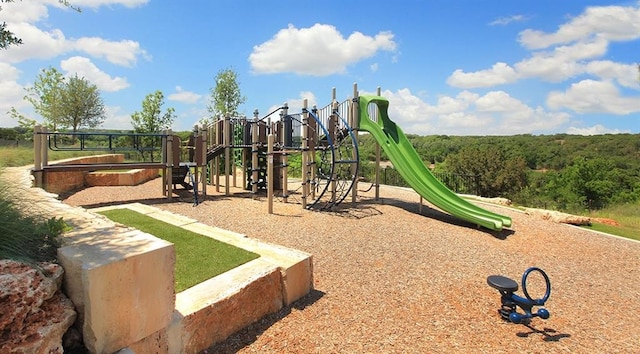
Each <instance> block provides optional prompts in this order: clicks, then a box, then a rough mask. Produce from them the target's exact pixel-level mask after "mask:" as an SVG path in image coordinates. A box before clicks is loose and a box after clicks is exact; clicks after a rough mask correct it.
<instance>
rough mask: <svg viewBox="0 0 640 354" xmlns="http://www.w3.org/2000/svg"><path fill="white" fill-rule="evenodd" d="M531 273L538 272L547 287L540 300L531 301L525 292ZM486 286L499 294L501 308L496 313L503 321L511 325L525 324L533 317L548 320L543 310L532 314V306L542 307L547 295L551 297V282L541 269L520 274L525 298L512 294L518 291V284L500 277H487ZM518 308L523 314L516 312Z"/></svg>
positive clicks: (530, 269) (546, 313)
mask: <svg viewBox="0 0 640 354" xmlns="http://www.w3.org/2000/svg"><path fill="white" fill-rule="evenodd" d="M531 272H539V273H540V274H541V275H542V277H543V278H544V281H545V284H546V286H547V290H546V292H545V294H544V296H543V297H542V298H541V299H532V298H531V296H529V292H528V291H527V278H528V277H529V274H531ZM487 284H489V286H491V287H492V288H494V289H496V290H498V291H499V292H500V295H501V297H500V300H501V302H502V307H500V310H498V312H499V313H500V315H501V316H502V318H504V319H505V320H507V321H511V322H513V323H525V322H528V321H529V320H531V319H532V318H534V317H540V318H542V319H545V320H546V319H547V318H549V316H550V314H549V311H548V310H547V309H545V308H542V307H541V308H539V309H538V310H537V311H536V313H533V312H532V309H533V307H534V306H544V303H545V302H546V301H547V300H548V299H549V295H551V282H550V281H549V277H548V276H547V273H545V272H544V271H543V270H542V269H540V268H537V267H531V268H529V269H527V270H526V271H525V272H524V274H522V292H524V296H525V297H521V296H519V295H517V294H514V292H516V291H518V283H516V282H515V281H514V280H512V279H510V278H507V277H504V276H502V275H490V276H489V277H487ZM518 307H519V308H521V309H522V311H523V312H524V313H520V312H518Z"/></svg>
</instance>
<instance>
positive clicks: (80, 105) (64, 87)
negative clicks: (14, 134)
mask: <svg viewBox="0 0 640 354" xmlns="http://www.w3.org/2000/svg"><path fill="white" fill-rule="evenodd" d="M27 93H28V94H27V96H25V99H26V100H27V101H29V102H30V103H31V104H32V105H33V108H34V110H35V111H36V113H38V114H40V115H41V116H42V117H43V118H44V121H45V123H46V124H47V125H49V126H50V127H52V128H53V129H69V128H71V129H72V130H73V132H76V131H77V130H78V129H79V128H82V127H88V128H95V127H98V126H100V125H101V124H102V123H103V122H104V117H105V114H106V113H105V108H104V103H103V101H102V97H101V96H100V91H99V90H98V87H97V86H96V85H94V84H91V83H90V82H89V81H88V80H86V79H85V78H79V77H78V75H77V74H76V76H74V77H71V78H69V79H65V78H64V76H63V75H62V74H61V73H60V72H59V71H58V70H56V69H55V68H52V67H49V68H47V69H43V70H42V71H41V72H40V74H38V77H37V78H36V80H35V82H34V83H33V86H32V87H29V88H27ZM10 114H11V115H12V116H13V117H14V118H17V119H18V121H19V122H21V123H22V122H23V121H24V123H25V124H28V123H30V121H29V119H28V118H25V117H24V116H22V115H21V114H19V113H18V112H17V111H15V109H12V111H11V112H10ZM21 125H22V124H21Z"/></svg>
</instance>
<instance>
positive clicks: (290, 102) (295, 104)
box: [259, 91, 318, 121]
mask: <svg viewBox="0 0 640 354" xmlns="http://www.w3.org/2000/svg"><path fill="white" fill-rule="evenodd" d="M305 99H306V100H307V108H309V109H311V107H313V106H314V105H317V104H318V103H317V102H318V100H317V99H316V95H315V94H314V93H313V92H311V91H301V92H300V94H299V95H298V97H295V98H288V99H287V100H286V101H285V102H284V103H286V104H287V107H289V113H300V112H302V107H304V100H305ZM284 103H283V104H282V105H273V106H271V107H269V109H268V110H266V111H264V112H260V115H259V118H263V117H265V116H266V115H267V114H269V113H271V112H273V113H272V114H271V115H269V117H271V120H272V121H276V120H280V116H279V114H280V110H278V108H279V107H282V106H283V105H284Z"/></svg>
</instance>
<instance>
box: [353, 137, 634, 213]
mask: <svg viewBox="0 0 640 354" xmlns="http://www.w3.org/2000/svg"><path fill="white" fill-rule="evenodd" d="M408 138H409V140H410V141H411V143H412V144H413V146H414V147H415V149H416V150H417V151H418V153H419V154H420V156H422V159H423V161H424V162H425V164H426V165H427V166H431V167H432V168H433V170H434V172H436V175H438V173H448V174H452V175H455V174H457V175H475V176H476V177H477V180H478V188H477V190H478V194H480V195H482V196H486V197H496V196H501V197H506V198H509V199H511V200H513V201H514V202H515V203H518V204H521V205H526V206H532V207H545V208H553V209H558V210H565V211H580V210H585V209H600V208H604V207H607V206H610V205H613V204H619V203H635V202H638V201H640V134H610V135H595V136H581V135H568V134H556V135H541V136H534V135H515V136H446V135H439V136H435V135H434V136H418V135H409V136H408ZM359 151H360V156H361V160H362V161H363V168H362V171H363V173H364V176H365V177H368V178H372V173H373V172H372V171H373V169H372V167H371V164H367V163H366V162H371V161H374V160H375V142H374V140H373V138H372V137H371V136H369V135H362V136H361V137H360V140H359ZM382 158H383V159H384V160H387V157H386V155H384V152H383V154H382Z"/></svg>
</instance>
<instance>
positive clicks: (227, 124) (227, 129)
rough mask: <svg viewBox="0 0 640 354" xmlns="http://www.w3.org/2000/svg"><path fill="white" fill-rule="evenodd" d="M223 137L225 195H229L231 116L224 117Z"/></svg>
mask: <svg viewBox="0 0 640 354" xmlns="http://www.w3.org/2000/svg"><path fill="white" fill-rule="evenodd" d="M222 137H223V139H224V195H226V196H228V195H229V194H230V192H229V174H230V173H231V120H230V119H229V117H224V127H223V128H222Z"/></svg>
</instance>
